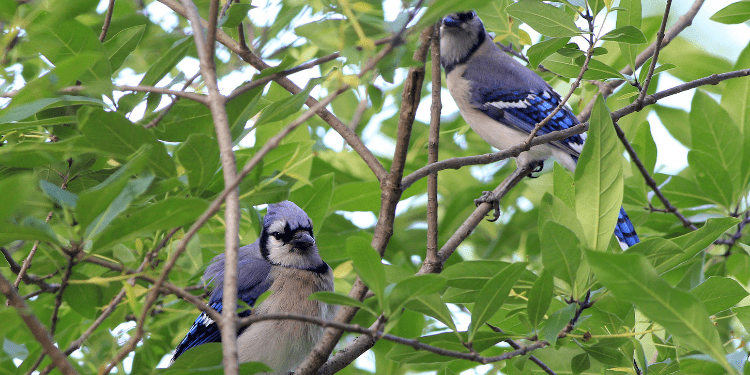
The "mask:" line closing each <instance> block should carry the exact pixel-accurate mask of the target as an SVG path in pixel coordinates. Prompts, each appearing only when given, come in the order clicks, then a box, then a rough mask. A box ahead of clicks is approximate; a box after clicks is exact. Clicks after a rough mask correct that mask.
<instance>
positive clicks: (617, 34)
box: [601, 25, 648, 44]
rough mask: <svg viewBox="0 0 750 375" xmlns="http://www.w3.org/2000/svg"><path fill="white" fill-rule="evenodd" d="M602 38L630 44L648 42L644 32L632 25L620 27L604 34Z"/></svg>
mask: <svg viewBox="0 0 750 375" xmlns="http://www.w3.org/2000/svg"><path fill="white" fill-rule="evenodd" d="M601 39H602V40H611V41H614V42H620V43H628V44H642V43H646V42H648V40H646V36H645V35H643V32H642V31H641V30H639V29H637V28H636V27H634V26H631V25H627V26H623V27H618V28H616V29H614V30H612V31H610V32H608V33H606V34H604V35H603V36H602V37H601Z"/></svg>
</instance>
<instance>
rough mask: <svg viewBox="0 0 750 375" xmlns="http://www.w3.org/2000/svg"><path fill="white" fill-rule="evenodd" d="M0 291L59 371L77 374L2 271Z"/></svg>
mask: <svg viewBox="0 0 750 375" xmlns="http://www.w3.org/2000/svg"><path fill="white" fill-rule="evenodd" d="M0 291H2V292H3V294H4V295H5V297H6V298H7V299H8V301H9V302H10V305H11V306H13V307H15V308H16V312H18V315H20V316H21V318H22V319H23V321H24V323H26V326H28V327H29V330H30V331H31V334H32V335H34V338H36V340H37V341H38V342H39V343H40V344H41V345H42V348H43V349H44V352H45V353H47V355H49V356H50V357H51V358H52V362H53V363H54V364H55V366H56V367H57V368H58V369H60V372H62V373H63V374H65V375H77V374H78V372H77V371H76V370H75V369H73V367H72V366H71V365H70V363H69V362H68V360H67V359H66V358H65V356H63V354H62V353H60V349H58V348H57V346H55V343H54V341H52V337H51V336H50V334H49V332H47V330H46V329H45V328H44V325H42V323H41V322H39V320H38V319H37V318H36V316H35V315H34V314H33V313H32V312H31V311H32V310H31V308H30V307H29V306H28V305H27V304H26V302H24V301H23V299H21V296H19V295H18V292H17V291H16V288H14V287H13V285H12V284H11V283H10V282H9V281H8V280H7V279H6V278H5V276H3V274H2V273H0Z"/></svg>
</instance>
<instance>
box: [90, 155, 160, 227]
mask: <svg viewBox="0 0 750 375" xmlns="http://www.w3.org/2000/svg"><path fill="white" fill-rule="evenodd" d="M145 151H146V150H145V149H144V152H141V153H139V154H138V155H136V156H135V157H134V158H132V159H131V160H130V161H129V162H128V163H127V164H124V165H122V166H121V167H120V168H118V169H117V171H116V172H115V173H113V174H111V175H110V176H109V177H107V179H106V180H104V181H102V183H100V184H98V185H96V186H94V187H93V188H91V189H88V190H86V191H84V192H82V193H81V194H80V196H79V199H78V203H77V204H76V218H77V219H78V224H79V225H80V226H81V228H86V227H88V226H89V224H91V222H92V221H94V219H95V218H96V217H97V216H99V215H100V214H101V213H102V212H104V210H106V209H107V208H108V207H109V206H110V205H111V204H112V201H114V200H115V198H117V196H118V195H120V193H121V192H122V189H124V188H125V185H127V183H128V182H129V181H130V178H131V176H133V175H136V174H139V173H141V172H142V171H143V168H144V167H145V165H146V161H147V160H148V158H149V156H150V153H149V152H145Z"/></svg>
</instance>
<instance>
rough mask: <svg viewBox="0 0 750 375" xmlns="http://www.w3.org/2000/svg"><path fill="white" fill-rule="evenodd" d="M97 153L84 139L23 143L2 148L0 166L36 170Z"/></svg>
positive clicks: (73, 138) (0, 148) (74, 138)
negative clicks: (79, 156)
mask: <svg viewBox="0 0 750 375" xmlns="http://www.w3.org/2000/svg"><path fill="white" fill-rule="evenodd" d="M94 151H96V149H95V148H93V147H91V146H89V144H88V142H87V141H86V139H84V138H83V137H79V136H78V137H72V138H69V139H66V140H63V141H60V142H54V143H51V142H21V143H17V144H14V145H7V146H4V147H0V165H5V166H9V167H16V168H34V167H39V166H43V165H48V164H54V163H59V162H62V161H64V160H66V159H68V158H71V157H74V156H77V155H81V154H85V153H89V152H94Z"/></svg>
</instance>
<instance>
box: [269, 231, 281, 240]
mask: <svg viewBox="0 0 750 375" xmlns="http://www.w3.org/2000/svg"><path fill="white" fill-rule="evenodd" d="M271 235H272V236H273V238H275V239H276V240H277V241H278V240H281V233H279V232H273V233H271Z"/></svg>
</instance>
